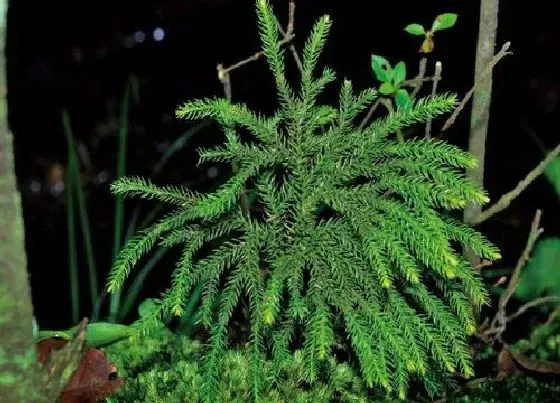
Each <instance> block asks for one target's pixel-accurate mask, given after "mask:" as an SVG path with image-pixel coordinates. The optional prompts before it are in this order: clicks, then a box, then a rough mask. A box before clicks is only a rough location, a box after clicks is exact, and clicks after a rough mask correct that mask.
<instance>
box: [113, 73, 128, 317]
mask: <svg viewBox="0 0 560 403" xmlns="http://www.w3.org/2000/svg"><path fill="white" fill-rule="evenodd" d="M131 83H132V79H129V80H128V81H127V83H126V86H125V90H124V98H123V101H122V104H121V116H120V122H119V148H118V154H117V172H116V177H117V178H120V177H121V176H123V175H124V174H125V171H126V146H127V138H128V129H129V122H128V112H129V107H130V93H131ZM123 227H124V198H123V197H122V196H115V218H114V237H113V259H112V262H111V265H113V263H114V262H115V260H116V258H117V255H118V253H119V251H120V250H121V248H122V246H123ZM120 299H121V291H120V290H117V291H115V293H113V294H111V298H110V304H109V321H114V320H115V319H116V318H117V316H118V312H119V308H120Z"/></svg>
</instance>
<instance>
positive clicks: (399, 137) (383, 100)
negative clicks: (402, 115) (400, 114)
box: [379, 98, 404, 144]
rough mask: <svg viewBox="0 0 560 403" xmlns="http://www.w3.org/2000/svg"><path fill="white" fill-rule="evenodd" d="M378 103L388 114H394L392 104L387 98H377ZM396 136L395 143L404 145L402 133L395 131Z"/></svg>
mask: <svg viewBox="0 0 560 403" xmlns="http://www.w3.org/2000/svg"><path fill="white" fill-rule="evenodd" d="M379 102H380V103H381V104H382V105H383V106H384V107H385V108H386V109H387V111H388V112H389V114H391V113H393V112H394V108H393V102H392V101H391V100H390V99H389V98H379ZM396 134H397V141H398V142H399V143H401V144H402V143H404V136H403V134H402V131H401V130H399V129H397V133H396Z"/></svg>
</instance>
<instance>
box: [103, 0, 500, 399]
mask: <svg viewBox="0 0 560 403" xmlns="http://www.w3.org/2000/svg"><path fill="white" fill-rule="evenodd" d="M257 14H258V21H259V28H260V35H261V39H262V45H263V50H264V54H265V56H266V59H267V61H268V64H269V66H270V70H271V72H272V74H273V76H274V79H275V82H276V86H277V91H278V96H279V99H280V104H281V108H280V110H279V111H278V112H277V113H276V114H274V115H273V116H272V117H265V116H260V115H258V114H256V113H254V112H252V111H250V110H249V109H248V108H247V107H246V106H244V105H239V104H235V105H234V104H231V103H230V102H228V101H227V100H224V99H202V100H195V101H192V102H187V103H185V104H184V105H182V106H181V107H180V108H178V110H177V116H178V117H180V118H184V119H200V118H208V117H210V118H213V119H215V120H216V121H218V122H219V123H220V124H221V126H222V127H223V131H224V134H225V143H224V144H223V145H222V146H221V147H217V148H212V149H207V150H202V151H201V153H200V154H201V160H202V161H219V162H231V163H235V164H236V165H237V166H239V167H240V168H239V170H238V171H237V172H235V173H234V174H233V176H232V177H231V178H230V179H229V180H228V181H227V182H225V183H224V184H223V185H222V186H221V187H220V188H219V189H218V190H217V191H215V192H214V193H211V194H195V193H193V192H191V191H188V190H182V189H177V188H173V187H157V186H156V185H154V184H152V183H150V182H149V181H145V180H142V179H137V178H124V179H119V180H117V181H116V182H115V183H114V184H113V185H112V190H113V192H114V193H115V194H119V195H132V196H139V197H141V198H145V199H158V200H161V201H164V202H168V203H170V204H171V205H174V206H175V210H174V211H173V212H172V213H171V214H170V215H168V216H167V217H165V218H163V219H162V220H161V221H159V222H158V223H156V224H155V225H154V226H152V227H150V228H148V229H146V230H144V231H143V232H141V233H140V234H138V235H137V236H136V237H135V238H133V239H132V240H131V241H130V242H129V243H128V244H127V245H126V247H125V248H124V250H123V251H122V252H121V254H120V256H119V258H118V259H117V262H116V265H115V267H114V268H113V270H112V273H111V276H110V279H109V284H108V287H109V290H110V291H115V290H117V289H118V288H119V287H120V286H121V285H122V284H123V282H124V281H125V279H126V277H127V275H128V273H129V271H130V270H131V268H132V267H133V266H134V264H135V263H136V262H137V261H138V260H139V259H140V258H141V257H142V256H143V255H144V254H145V253H147V252H148V250H149V249H150V248H152V247H153V246H154V245H155V244H156V243H157V242H161V243H162V244H163V245H165V246H172V245H182V247H183V254H182V256H181V258H180V260H179V261H178V263H177V266H176V268H175V271H174V273H173V277H172V284H171V287H170V288H169V289H168V291H167V292H166V293H165V294H164V295H163V297H162V299H161V301H160V306H159V312H161V313H165V314H168V313H174V314H176V315H181V313H182V312H183V310H184V308H185V304H186V296H188V295H189V291H190V290H191V289H192V288H193V287H194V285H195V284H199V283H201V284H202V286H203V292H202V307H201V316H200V320H201V323H202V324H204V325H205V326H207V327H208V328H209V329H210V337H209V340H208V343H207V346H206V349H205V355H204V357H205V359H204V367H203V368H204V369H203V374H204V382H203V387H202V395H203V396H204V399H205V401H207V402H213V401H214V399H215V396H216V390H217V389H216V388H217V387H218V379H219V368H220V363H221V360H222V357H223V354H224V352H225V351H226V349H227V347H228V339H227V334H228V326H229V321H230V318H231V316H232V313H233V311H234V309H235V308H236V306H238V304H240V301H241V300H243V301H246V302H247V306H248V308H249V309H248V316H249V317H248V318H247V319H248V320H249V323H250V335H249V350H248V351H249V352H250V357H251V360H252V364H251V365H250V374H249V377H250V388H251V390H252V398H253V400H254V401H260V399H259V396H260V391H261V390H262V389H263V383H264V382H268V380H265V379H263V373H262V371H261V368H262V363H263V362H264V360H265V359H272V360H275V362H277V365H278V367H281V366H282V365H281V364H282V363H284V362H285V360H289V357H291V354H290V351H292V349H293V348H294V343H295V344H298V343H299V346H300V347H301V348H302V349H303V356H304V362H305V367H306V376H307V378H308V379H307V380H308V381H310V382H313V381H314V380H316V379H318V377H320V376H321V368H323V366H322V365H323V364H324V362H325V360H327V359H329V358H330V357H333V354H334V349H335V348H339V346H340V345H341V344H344V343H346V348H347V349H351V351H352V355H354V356H356V357H357V361H356V362H357V363H358V368H359V370H361V375H362V377H363V379H364V381H365V383H366V384H367V385H368V386H370V387H376V386H377V387H382V388H383V389H385V390H386V391H387V393H389V394H391V393H395V394H396V395H397V396H399V397H400V398H405V396H406V392H407V388H408V383H409V378H410V377H411V376H416V377H418V378H420V379H424V380H426V382H429V381H428V379H429V378H430V377H429V376H428V375H429V374H428V371H438V370H444V371H450V372H454V371H456V370H459V371H461V372H462V373H463V374H465V375H466V376H470V375H472V374H473V368H472V365H471V359H470V356H469V351H468V348H467V344H466V338H467V335H469V334H472V333H473V332H474V330H475V319H474V312H473V308H474V309H476V308H477V307H478V306H479V305H481V304H483V303H484V302H485V300H486V291H485V289H484V286H483V284H482V282H481V280H480V279H479V277H478V275H477V273H476V271H475V270H474V268H473V267H471V266H470V264H469V263H468V262H467V261H466V260H465V259H463V258H462V257H461V254H460V253H459V250H460V248H461V247H462V246H468V247H470V248H471V249H472V250H474V251H475V252H476V253H478V254H479V255H480V256H481V257H483V258H488V259H492V260H494V259H497V258H499V252H498V250H497V249H496V248H495V247H494V246H493V245H492V244H490V243H489V242H488V241H486V240H485V238H484V237H483V236H482V235H480V234H479V233H477V232H476V231H474V230H473V229H471V228H469V227H467V226H465V225H464V224H462V223H460V222H458V221H455V220H453V219H451V218H449V217H448V216H446V215H444V214H443V213H442V212H441V210H442V209H445V210H450V209H461V208H463V207H464V206H465V205H466V204H467V203H470V202H478V203H483V202H486V201H487V200H488V198H487V196H486V194H485V193H484V191H483V190H482V189H479V188H478V187H477V186H476V185H475V184H473V183H471V182H470V181H469V180H467V179H466V178H465V176H464V175H463V173H462V172H463V170H464V169H465V168H469V167H472V166H473V165H474V164H475V160H474V159H473V157H472V156H471V155H469V154H468V153H465V152H463V151H461V150H460V149H458V148H456V147H454V146H452V145H449V144H446V143H445V142H441V141H426V140H411V141H406V142H404V143H399V142H397V141H396V140H395V138H394V137H393V135H392V134H393V133H394V132H395V131H396V130H398V129H402V128H404V127H407V126H409V125H412V124H415V123H420V122H423V121H425V120H426V119H432V118H435V117H437V116H438V115H441V114H443V113H446V112H449V111H450V110H451V109H452V108H453V107H454V106H455V104H456V99H455V97H454V96H453V95H437V96H433V97H429V98H426V99H421V100H419V101H417V102H415V103H414V104H413V105H411V107H410V108H406V109H404V110H398V111H396V112H394V113H392V114H390V115H388V116H386V117H385V118H382V119H379V120H377V121H374V122H373V123H371V124H370V125H368V126H367V127H365V128H362V129H358V128H357V125H355V120H356V118H357V117H358V115H359V114H360V113H361V112H363V111H364V110H365V109H366V108H367V107H368V106H369V105H370V104H371V103H372V101H374V100H375V98H376V91H375V90H373V89H368V90H365V91H362V92H360V93H358V94H355V92H354V91H353V88H352V84H351V82H350V81H346V80H345V81H344V83H343V85H342V88H341V91H340V97H339V105H338V108H333V107H331V106H326V105H319V104H318V102H317V97H318V95H319V94H320V93H321V91H322V90H323V89H324V87H325V86H326V85H327V84H329V83H330V82H332V81H333V80H334V79H335V75H334V73H333V72H332V71H331V70H329V69H325V70H323V71H322V73H320V74H318V75H317V74H316V73H315V68H316V64H317V59H318V56H319V54H320V52H321V50H322V48H323V46H324V44H325V40H326V36H327V33H328V31H329V28H330V25H331V21H330V19H329V17H328V16H325V17H322V18H320V19H319V21H318V22H317V23H316V25H315V26H314V28H313V30H312V34H311V36H310V38H309V39H308V40H307V42H306V44H305V49H304V51H303V57H302V64H303V72H302V77H301V85H300V87H299V88H298V89H297V90H296V89H294V88H292V87H290V84H289V83H288V81H287V79H286V76H285V74H284V68H285V66H284V54H283V51H282V49H281V48H280V45H279V34H278V30H277V24H276V19H275V17H274V15H273V13H272V9H271V7H270V5H269V4H268V2H267V1H265V0H258V2H257ZM239 130H244V131H245V132H246V131H249V132H250V133H251V134H252V135H253V141H252V142H250V143H249V144H247V143H246V142H241V140H240V138H239V136H238V132H239ZM248 189H250V190H252V191H254V192H256V194H257V196H258V197H257V200H258V202H259V203H260V204H262V205H263V206H264V215H257V214H253V213H252V212H247V211H245V210H244V208H243V205H242V203H241V198H242V197H241V196H242V194H243V192H245V191H247V190H248ZM211 241H213V242H212V245H213V246H212V247H213V249H212V250H211V251H210V252H205V253H203V254H201V253H199V250H200V249H201V248H202V247H203V246H204V245H207V244H208V243H209V242H211ZM298 329H299V330H298ZM301 330H303V340H300V339H301V338H299V337H297V336H296V335H297V334H299V331H301ZM430 379H432V378H430ZM427 387H429V385H427Z"/></svg>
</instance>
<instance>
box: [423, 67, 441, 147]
mask: <svg viewBox="0 0 560 403" xmlns="http://www.w3.org/2000/svg"><path fill="white" fill-rule="evenodd" d="M441 69H442V65H441V62H440V61H437V62H436V66H435V71H434V79H433V80H432V94H431V95H432V97H433V96H435V95H436V91H437V85H438V82H439V81H440V80H441ZM431 132H432V119H428V120H427V121H426V134H425V136H424V138H426V139H428V140H429V139H430V138H431V137H432V135H431Z"/></svg>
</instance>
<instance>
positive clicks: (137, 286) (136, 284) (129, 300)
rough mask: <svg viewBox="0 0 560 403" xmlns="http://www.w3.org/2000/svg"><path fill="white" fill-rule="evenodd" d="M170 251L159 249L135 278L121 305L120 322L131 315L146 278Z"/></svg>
mask: <svg viewBox="0 0 560 403" xmlns="http://www.w3.org/2000/svg"><path fill="white" fill-rule="evenodd" d="M168 251H169V249H168V248H159V249H158V250H157V252H156V253H154V255H153V256H152V257H151V259H150V260H148V261H147V262H146V264H145V265H144V267H143V268H142V269H141V270H140V271H139V272H138V274H137V275H136V276H135V277H134V281H133V283H132V284H131V285H130V287H129V288H128V292H127V293H126V296H125V298H124V299H123V304H122V305H121V309H120V310H119V315H118V320H119V321H123V320H124V319H125V318H126V316H127V315H128V314H129V313H130V311H131V310H132V308H133V306H134V303H135V302H136V299H137V298H138V294H140V291H141V290H142V287H143V286H144V282H145V281H146V278H147V277H148V275H149V274H150V272H151V271H152V270H153V268H154V267H155V266H156V265H157V264H158V263H159V261H160V260H161V259H162V258H163V257H164V256H165V254H166V253H167V252H168Z"/></svg>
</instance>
